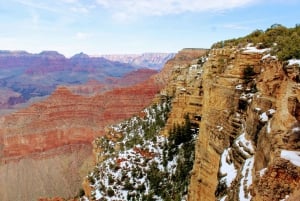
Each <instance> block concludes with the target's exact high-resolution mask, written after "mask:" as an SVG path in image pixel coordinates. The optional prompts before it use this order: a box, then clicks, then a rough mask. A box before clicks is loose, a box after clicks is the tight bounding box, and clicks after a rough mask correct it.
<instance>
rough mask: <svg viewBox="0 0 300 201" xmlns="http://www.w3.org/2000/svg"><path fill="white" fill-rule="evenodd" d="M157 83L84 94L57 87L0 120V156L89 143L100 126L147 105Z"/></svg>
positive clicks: (129, 114) (99, 131) (101, 129)
mask: <svg viewBox="0 0 300 201" xmlns="http://www.w3.org/2000/svg"><path fill="white" fill-rule="evenodd" d="M159 89H160V86H159V85H156V84H155V83H152V82H151V81H150V82H145V83H143V84H140V85H136V86H133V87H128V88H118V89H114V90H112V91H109V92H106V93H104V94H102V95H97V96H93V97H84V96H80V95H75V94H72V93H71V92H70V91H69V90H68V89H67V88H65V87H60V88H58V89H57V90H56V91H55V92H54V93H53V94H52V95H51V96H50V97H49V98H48V99H47V100H45V101H42V102H40V103H36V104H34V105H32V106H31V107H29V108H27V109H23V110H21V111H19V112H16V113H14V114H12V115H8V116H5V117H3V118H2V119H1V125H0V136H1V137H0V143H1V144H2V148H1V152H0V155H1V156H2V159H3V158H10V157H23V156H26V155H28V154H31V153H35V152H42V151H46V150H49V149H53V148H56V147H60V146H63V145H68V144H82V143H90V142H91V141H92V140H93V139H94V138H95V136H99V135H102V133H103V130H104V127H105V126H106V125H109V124H112V123H114V122H117V121H120V120H122V119H125V118H128V117H130V116H132V115H133V114H135V113H137V112H139V111H140V110H142V109H143V108H144V107H145V106H147V105H148V104H149V103H150V102H151V100H152V98H153V97H154V96H155V94H156V93H157V92H158V91H159Z"/></svg>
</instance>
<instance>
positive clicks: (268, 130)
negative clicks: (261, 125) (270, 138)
mask: <svg viewBox="0 0 300 201" xmlns="http://www.w3.org/2000/svg"><path fill="white" fill-rule="evenodd" d="M267 133H268V134H269V133H271V122H270V121H268V123H267Z"/></svg>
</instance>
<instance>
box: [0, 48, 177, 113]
mask: <svg viewBox="0 0 300 201" xmlns="http://www.w3.org/2000/svg"><path fill="white" fill-rule="evenodd" d="M144 55H147V57H146V58H144V56H143V55H140V57H139V58H140V59H141V60H142V61H143V64H142V63H141V62H139V63H135V64H130V62H131V61H128V60H122V61H123V63H122V61H121V62H120V61H111V60H108V59H105V58H103V57H93V56H89V55H86V54H84V53H79V54H76V55H74V56H72V57H70V58H66V57H65V56H64V55H62V54H60V53H58V52H56V51H43V52H41V53H39V54H32V53H28V52H25V51H3V50H2V51H0V74H1V75H0V90H1V93H0V109H1V112H0V114H4V113H9V112H11V111H15V110H14V109H19V108H22V107H26V106H28V104H27V103H29V104H30V103H32V102H36V101H39V100H41V99H43V98H45V97H47V96H48V95H50V94H51V93H53V91H54V90H55V89H56V87H58V86H60V85H68V86H72V85H82V84H85V83H90V82H91V81H98V82H101V84H103V85H106V84H110V85H111V84H112V82H118V83H117V84H118V85H119V86H122V84H125V85H124V86H128V85H129V84H130V83H126V82H121V81H116V80H118V79H122V77H123V76H125V75H126V74H128V73H130V72H133V71H136V70H139V69H145V68H147V67H148V66H151V67H152V68H153V69H152V70H153V71H154V70H155V71H158V70H160V69H161V66H162V65H163V64H164V63H165V62H166V61H167V60H168V59H170V58H172V57H173V56H174V54H172V53H170V54H168V53H166V54H155V53H148V54H146V53H145V54H144ZM111 56H113V55H111ZM124 62H127V63H124ZM148 69H149V68H148ZM132 78H134V79H140V78H139V77H137V76H136V77H132ZM134 79H133V80H134ZM127 81H128V80H127ZM133 82H134V81H133ZM115 84H116V83H115ZM110 88H111V87H110Z"/></svg>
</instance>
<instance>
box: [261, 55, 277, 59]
mask: <svg viewBox="0 0 300 201" xmlns="http://www.w3.org/2000/svg"><path fill="white" fill-rule="evenodd" d="M267 58H271V59H277V57H276V56H272V55H271V54H266V55H264V56H263V57H262V58H261V59H262V60H264V59H267Z"/></svg>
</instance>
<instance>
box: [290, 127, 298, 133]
mask: <svg viewBox="0 0 300 201" xmlns="http://www.w3.org/2000/svg"><path fill="white" fill-rule="evenodd" d="M299 131H300V127H295V128H293V129H292V132H293V133H296V132H299Z"/></svg>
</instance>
